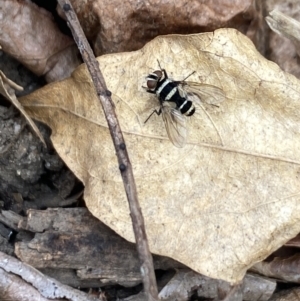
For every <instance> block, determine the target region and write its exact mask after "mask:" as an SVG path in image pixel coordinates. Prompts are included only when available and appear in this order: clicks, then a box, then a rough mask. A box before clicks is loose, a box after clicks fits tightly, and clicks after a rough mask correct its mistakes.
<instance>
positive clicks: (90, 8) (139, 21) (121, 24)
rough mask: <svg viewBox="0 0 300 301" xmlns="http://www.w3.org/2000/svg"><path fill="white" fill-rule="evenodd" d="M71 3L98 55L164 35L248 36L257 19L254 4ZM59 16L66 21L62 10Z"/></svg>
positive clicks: (228, 0) (247, 0)
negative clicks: (224, 30)
mask: <svg viewBox="0 0 300 301" xmlns="http://www.w3.org/2000/svg"><path fill="white" fill-rule="evenodd" d="M71 2H72V5H73V7H74V10H75V11H76V13H77V15H78V18H79V20H80V24H81V25H82V27H83V30H84V32H85V34H86V36H87V37H88V39H89V40H91V41H93V45H94V50H95V53H96V54H97V55H102V54H105V53H113V52H120V51H132V50H137V49H139V48H141V47H143V46H144V45H145V44H146V43H147V42H149V41H150V40H152V39H153V38H154V37H156V36H158V35H162V34H170V33H179V34H188V33H196V32H204V31H212V30H215V29H217V28H221V27H234V28H237V29H239V30H240V31H242V32H246V31H247V28H248V27H249V24H250V23H251V20H252V19H253V18H254V16H255V10H254V8H253V1H252V0H234V1H233V0H209V1H205V2H203V1H197V0H194V1H191V0H177V1H173V0H163V1H162V0H148V1H130V2H128V1H123V0H114V1H111V0H94V1H83V0H72V1H71ZM120 7H121V9H116V8H120ZM59 13H60V15H61V16H62V17H64V13H62V12H61V8H59ZM174 16H176V18H174Z"/></svg>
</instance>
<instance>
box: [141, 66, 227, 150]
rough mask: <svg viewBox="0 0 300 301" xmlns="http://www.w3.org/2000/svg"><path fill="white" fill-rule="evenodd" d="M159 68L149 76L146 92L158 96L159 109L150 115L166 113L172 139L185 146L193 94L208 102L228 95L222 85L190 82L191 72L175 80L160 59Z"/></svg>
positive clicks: (164, 115) (177, 145)
mask: <svg viewBox="0 0 300 301" xmlns="http://www.w3.org/2000/svg"><path fill="white" fill-rule="evenodd" d="M158 65H159V68H160V70H156V71H154V72H152V73H150V74H149V75H148V76H147V78H146V80H147V88H146V89H147V92H148V93H152V94H155V95H156V97H157V98H158V100H159V104H160V108H159V110H158V111H157V110H154V111H153V112H152V113H151V114H150V116H149V117H148V118H147V120H146V121H145V123H146V122H147V121H148V120H149V118H150V117H151V116H152V115H153V114H154V113H156V114H157V115H161V114H162V117H163V121H164V124H165V127H166V131H167V134H168V137H169V139H170V141H171V142H172V143H173V144H174V145H175V146H176V147H183V146H184V145H185V142H186V138H187V126H186V118H187V117H191V116H193V115H194V113H195V112H196V107H195V105H194V99H195V98H193V100H192V98H191V96H192V95H194V96H197V98H196V100H195V102H197V103H198V102H199V105H200V106H201V104H200V100H202V101H205V102H206V103H208V104H212V105H217V104H218V103H220V102H222V101H223V100H224V99H225V95H224V92H223V90H222V89H220V88H218V87H216V86H213V85H209V84H203V83H195V82H187V81H186V79H187V78H188V77H190V76H191V75H192V74H194V73H195V71H194V72H192V73H191V74H189V75H188V76H187V77H186V78H185V79H184V80H182V81H175V80H172V79H170V78H169V77H168V74H167V72H166V70H165V69H162V68H161V66H160V64H159V62H158Z"/></svg>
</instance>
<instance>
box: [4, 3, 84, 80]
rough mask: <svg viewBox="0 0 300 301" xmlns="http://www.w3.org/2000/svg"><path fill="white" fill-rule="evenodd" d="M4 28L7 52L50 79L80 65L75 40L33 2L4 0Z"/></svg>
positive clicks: (30, 68) (5, 50) (69, 71)
mask: <svg viewBox="0 0 300 301" xmlns="http://www.w3.org/2000/svg"><path fill="white" fill-rule="evenodd" d="M0 28H1V30H0V44H1V46H2V49H3V51H4V52H6V53H8V54H9V55H11V56H12V57H14V58H15V59H17V60H18V61H19V62H21V63H22V64H23V65H25V66H26V67H27V68H28V69H29V70H31V71H32V72H33V73H35V74H36V75H39V76H40V75H44V76H45V79H46V80H47V81H48V82H51V81H55V80H60V79H63V78H66V77H68V76H70V74H71V72H72V71H73V70H74V68H76V67H77V66H78V65H79V64H80V60H79V59H78V50H77V48H76V45H75V44H74V41H73V40H72V39H71V38H70V37H68V36H66V35H63V34H62V33H61V32H60V31H59V29H58V27H57V25H56V24H55V23H54V21H53V18H52V16H51V14H50V13H49V12H47V11H46V10H44V9H42V8H40V7H38V6H37V5H35V4H34V3H32V2H31V1H13V0H1V4H0Z"/></svg>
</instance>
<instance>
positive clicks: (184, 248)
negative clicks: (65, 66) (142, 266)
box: [21, 29, 300, 282]
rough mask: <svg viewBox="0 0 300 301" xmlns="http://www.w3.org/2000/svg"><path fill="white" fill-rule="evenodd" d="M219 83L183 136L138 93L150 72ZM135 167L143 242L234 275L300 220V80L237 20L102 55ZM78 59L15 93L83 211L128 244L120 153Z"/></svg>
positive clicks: (213, 273) (204, 269) (206, 270)
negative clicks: (215, 97)
mask: <svg viewBox="0 0 300 301" xmlns="http://www.w3.org/2000/svg"><path fill="white" fill-rule="evenodd" d="M157 59H159V61H160V63H161V65H162V66H163V67H164V68H166V69H167V71H168V72H169V75H170V76H172V77H173V78H175V79H178V80H181V79H183V78H184V77H185V76H187V75H188V74H190V73H191V72H192V71H196V73H195V74H194V75H193V76H191V78H190V80H191V81H196V82H204V83H208V84H213V85H215V86H217V87H219V88H221V89H223V90H224V92H225V94H226V97H227V98H226V100H225V101H224V102H222V103H221V104H220V105H219V107H216V106H212V105H207V104H205V103H203V104H202V108H198V109H197V112H196V114H195V115H194V116H192V117H191V118H190V119H189V136H188V143H187V145H186V146H185V147H183V148H181V149H179V148H176V147H174V146H173V145H172V144H171V142H170V141H169V139H168V138H167V134H166V130H165V127H164V124H163V120H162V118H161V116H155V115H154V116H153V117H152V118H151V119H150V120H149V121H148V122H147V123H146V124H144V123H143V122H144V120H145V119H146V117H148V115H149V113H151V112H152V110H153V107H155V106H157V105H158V101H157V99H156V98H155V97H154V96H152V95H151V94H148V93H147V92H145V90H144V89H143V88H142V85H144V84H145V76H146V75H147V74H148V73H149V72H150V71H152V70H153V69H157V68H158V66H157ZM98 61H99V63H100V66H101V69H102V70H103V72H104V76H105V79H106V81H107V85H108V87H109V89H110V90H111V91H112V92H113V93H114V95H115V97H114V99H115V106H116V112H117V114H118V118H119V121H120V124H121V127H122V129H123V131H124V135H125V139H126V145H127V148H128V151H129V154H130V158H131V162H132V165H133V168H134V174H135V179H136V184H137V189H138V195H139V201H140V205H141V208H142V211H143V214H144V218H145V222H146V230H147V235H148V239H149V244H150V249H151V251H152V252H153V253H156V254H160V255H165V256H168V257H172V258H174V259H176V260H178V261H180V262H182V263H184V264H186V265H188V266H189V267H191V268H192V269H193V270H195V271H197V272H199V273H201V274H204V275H207V276H210V277H213V278H220V279H223V280H226V281H229V282H238V281H239V280H241V279H242V278H243V276H244V274H245V271H246V270H247V269H248V268H249V267H250V266H251V265H253V264H254V263H255V262H258V261H260V260H262V259H264V258H266V257H267V256H268V255H269V254H270V253H272V252H273V251H274V250H276V249H277V248H278V247H279V246H281V245H282V244H284V243H285V242H286V241H288V240H289V239H291V238H292V237H294V236H295V235H296V234H297V233H298V232H299V229H300V214H299V210H300V202H299V198H300V194H299V188H300V184H299V173H300V168H299V164H300V156H299V149H300V145H299V143H300V142H299V141H300V116H299V111H300V102H299V97H300V82H299V81H298V80H297V79H296V78H295V77H294V76H291V75H289V74H287V73H285V72H283V71H282V70H281V69H280V68H279V67H278V66H277V65H276V64H274V63H272V62H270V61H267V60H266V59H264V58H263V57H262V56H261V55H260V54H259V53H258V52H257V51H256V49H255V47H254V46H253V44H252V42H251V41H250V40H249V39H248V38H246V37H245V36H244V35H242V34H241V33H240V32H238V31H236V30H234V29H221V30H217V31H215V32H213V33H205V34H197V35H188V36H181V35H170V36H162V37H157V38H156V39H154V40H153V41H152V42H150V43H149V44H147V45H146V46H145V47H144V48H142V49H141V50H139V51H136V52H129V53H120V54H114V55H105V56H102V57H100V58H98ZM94 91H95V90H94V87H93V85H92V83H91V79H90V77H89V75H88V73H87V70H86V68H85V66H83V65H82V66H80V67H79V68H78V69H77V70H76V71H75V72H74V73H73V75H72V77H71V78H70V79H68V80H65V81H62V82H59V83H55V84H50V85H48V86H46V87H45V88H43V89H41V90H39V91H37V92H35V93H33V94H31V95H28V96H26V97H24V98H22V99H21V100H22V104H23V105H24V106H25V107H26V110H27V111H28V112H29V113H30V114H31V116H33V117H34V118H37V119H39V120H42V121H44V122H45V123H47V124H48V125H49V126H50V127H51V128H52V140H53V143H54V145H55V147H56V150H57V151H58V153H59V154H60V156H61V157H62V159H63V160H64V161H65V162H66V164H67V165H68V166H69V167H70V168H71V169H72V170H73V172H74V173H75V174H76V176H77V177H78V178H79V179H81V180H82V181H83V183H84V184H85V200H86V204H87V206H88V208H89V210H90V211H91V212H92V213H93V214H94V215H95V216H96V217H98V218H99V219H100V220H101V221H102V222H104V223H105V224H107V225H108V226H109V227H111V228H112V229H114V230H115V231H116V232H117V233H119V234H120V235H121V236H123V237H124V238H126V239H127V240H129V241H134V235H133V231H132V226H131V219H130V216H129V210H128V204H127V200H126V196H125V193H124V188H123V183H122V180H121V177H120V172H119V169H118V163H117V159H116V156H115V151H114V148H113V145H112V141H111V138H110V134H109V131H108V129H107V124H106V121H105V119H104V116H103V113H102V110H101V107H100V104H99V103H98V100H97V97H96V96H95V92H94Z"/></svg>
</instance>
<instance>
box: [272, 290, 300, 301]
mask: <svg viewBox="0 0 300 301" xmlns="http://www.w3.org/2000/svg"><path fill="white" fill-rule="evenodd" d="M299 295H300V288H299V287H293V288H290V289H287V290H282V291H279V292H278V293H275V294H274V295H273V296H272V297H271V298H270V299H269V301H299Z"/></svg>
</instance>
